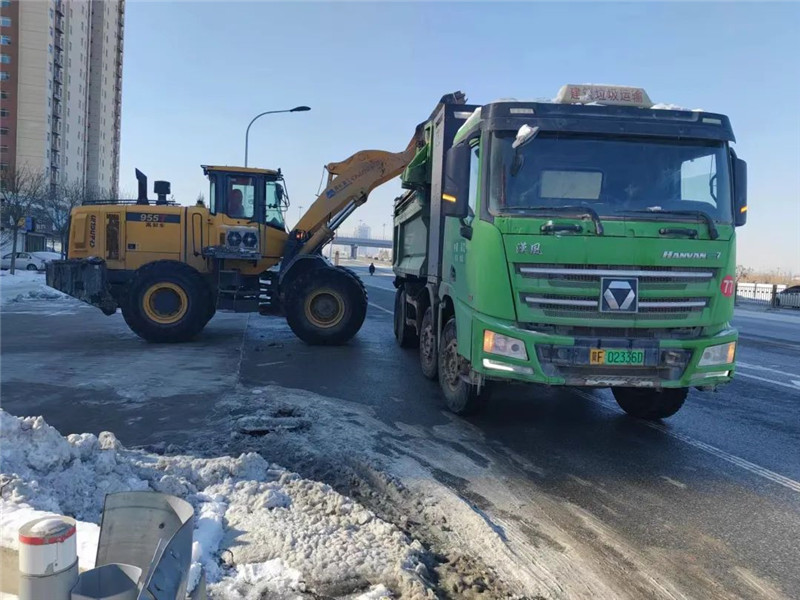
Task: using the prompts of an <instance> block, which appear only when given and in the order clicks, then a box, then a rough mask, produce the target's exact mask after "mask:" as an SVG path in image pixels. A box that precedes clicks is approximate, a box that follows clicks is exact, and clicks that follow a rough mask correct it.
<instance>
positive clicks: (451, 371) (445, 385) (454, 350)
mask: <svg viewBox="0 0 800 600" xmlns="http://www.w3.org/2000/svg"><path fill="white" fill-rule="evenodd" d="M463 362H464V359H463V358H462V357H461V356H459V354H458V341H457V338H456V320H455V317H453V318H451V319H450V320H449V321H448V322H447V323H446V324H445V326H444V329H443V330H442V343H441V346H440V347H439V360H438V363H439V367H438V369H439V386H440V387H441V388H442V394H444V401H445V404H446V405H447V408H448V409H449V410H450V411H451V412H453V413H455V414H457V415H469V414H473V413H475V412H477V411H479V410H480V409H481V408H483V406H484V405H485V403H486V402H485V400H486V396H487V395H486V394H481V395H479V394H478V389H477V387H476V386H474V385H472V384H470V383H468V382H467V381H465V380H464V379H463V378H462V377H461V374H462V371H463V366H464V364H463Z"/></svg>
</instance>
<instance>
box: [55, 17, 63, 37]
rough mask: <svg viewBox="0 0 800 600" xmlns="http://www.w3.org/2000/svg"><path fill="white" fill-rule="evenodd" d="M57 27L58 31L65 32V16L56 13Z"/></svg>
mask: <svg viewBox="0 0 800 600" xmlns="http://www.w3.org/2000/svg"><path fill="white" fill-rule="evenodd" d="M55 29H56V31H57V32H58V33H64V17H62V16H61V15H56V26H55Z"/></svg>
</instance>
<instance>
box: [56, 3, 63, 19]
mask: <svg viewBox="0 0 800 600" xmlns="http://www.w3.org/2000/svg"><path fill="white" fill-rule="evenodd" d="M56 14H57V15H61V16H62V17H63V16H64V0H57V1H56Z"/></svg>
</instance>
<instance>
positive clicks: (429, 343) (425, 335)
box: [419, 327, 434, 362]
mask: <svg viewBox="0 0 800 600" xmlns="http://www.w3.org/2000/svg"><path fill="white" fill-rule="evenodd" d="M419 345H420V352H422V355H423V356H424V357H425V360H426V361H428V362H430V361H431V360H433V353H434V352H433V330H432V329H431V328H430V327H426V328H425V329H423V330H422V336H421V337H420V340H419Z"/></svg>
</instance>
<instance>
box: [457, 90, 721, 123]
mask: <svg viewBox="0 0 800 600" xmlns="http://www.w3.org/2000/svg"><path fill="white" fill-rule="evenodd" d="M504 102H508V103H515V104H520V103H526V102H531V103H538V104H583V105H586V106H632V107H638V108H649V109H652V110H683V111H690V112H705V111H704V110H703V109H702V108H693V109H688V108H684V107H683V106H678V105H677V104H666V103H663V102H658V103H653V101H652V100H650V96H648V94H647V92H646V91H645V90H644V89H643V88H639V87H632V86H626V85H615V84H607V83H581V84H574V83H570V84H567V85H563V86H561V88H560V89H559V90H558V94H556V97H555V98H537V99H536V100H530V101H526V100H519V99H517V98H498V99H497V100H493V101H492V102H490V103H489V104H500V103H504ZM510 112H511V113H512V114H515V113H516V114H533V112H534V110H533V108H524V107H520V108H512V109H511V110H510ZM456 115H457V116H462V115H459V114H458V113H456ZM464 117H468V118H467V120H466V121H465V122H464V124H463V125H461V127H459V129H458V132H456V135H458V134H459V133H461V132H462V131H466V130H467V129H469V128H470V127H471V126H472V124H473V123H474V122H475V121H477V120H479V119H480V118H481V107H478V108H476V109H475V110H474V111H473V112H472V113H469V114H468V115H467V113H464V114H463V116H462V118H464Z"/></svg>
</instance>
